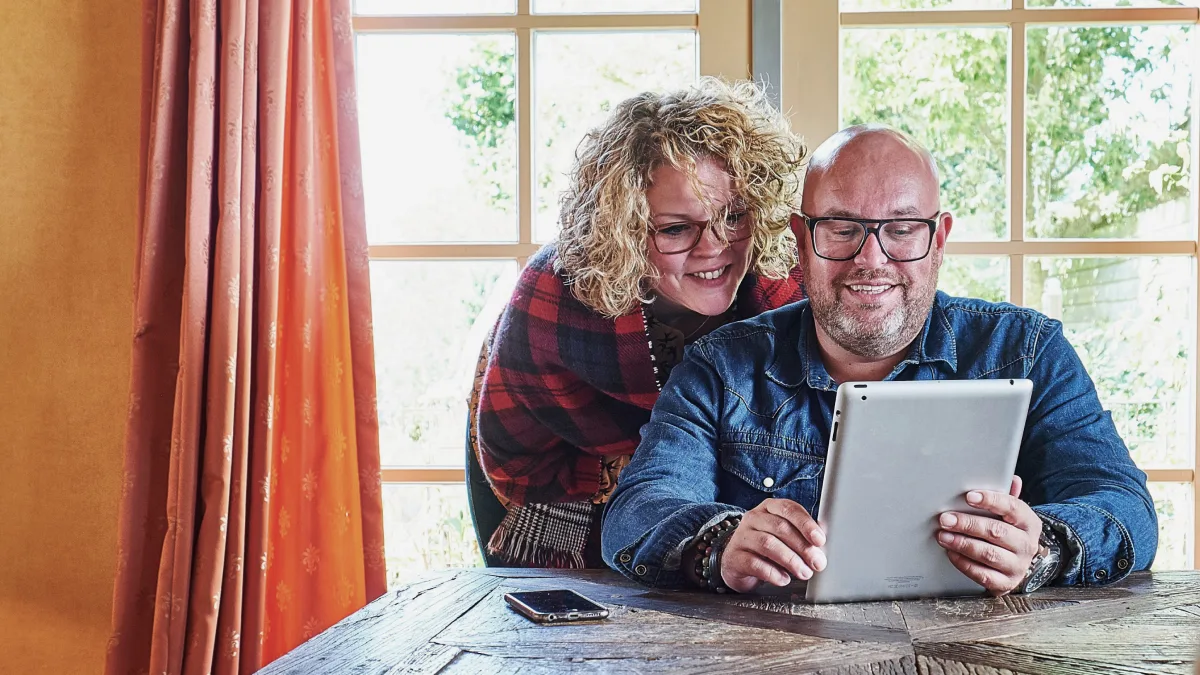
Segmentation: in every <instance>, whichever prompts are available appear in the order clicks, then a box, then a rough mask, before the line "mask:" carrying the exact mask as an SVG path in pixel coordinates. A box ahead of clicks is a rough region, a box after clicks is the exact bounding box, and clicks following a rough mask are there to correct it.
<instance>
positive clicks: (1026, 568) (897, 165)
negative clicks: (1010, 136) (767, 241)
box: [602, 125, 1158, 595]
mask: <svg viewBox="0 0 1200 675" xmlns="http://www.w3.org/2000/svg"><path fill="white" fill-rule="evenodd" d="M801 211H802V214H801V215H798V216H795V217H794V218H793V226H794V227H795V228H796V230H797V234H798V236H797V239H798V240H799V241H800V263H801V266H802V269H803V272H804V280H805V288H806V290H807V292H808V296H809V299H808V300H806V301H801V302H797V303H794V304H791V305H787V306H785V307H783V308H781V309H778V310H775V311H772V312H768V313H766V314H763V315H761V316H760V317H758V318H755V319H751V320H747V321H742V322H738V323H735V324H730V325H728V326H725V327H724V328H722V329H720V330H718V331H715V332H714V333H712V334H710V335H709V336H707V337H706V338H704V339H702V340H700V341H698V342H696V343H695V345H693V346H692V347H691V348H689V351H688V354H687V356H686V358H685V360H684V362H683V363H681V364H680V365H678V366H676V369H675V371H674V372H673V373H672V375H671V378H670V380H669V382H668V384H667V386H666V387H665V388H664V390H663V392H662V396H661V397H660V398H659V400H658V403H657V404H656V405H655V408H654V412H653V414H652V416H651V419H650V422H649V423H648V424H647V425H646V426H645V427H643V428H642V437H641V443H640V445H639V446H638V449H637V451H636V452H635V453H634V456H633V459H632V461H631V463H630V464H629V466H628V467H626V469H625V471H624V472H623V473H622V475H621V479H620V484H619V485H618V487H617V490H616V492H615V493H614V494H613V496H612V499H611V500H610V502H609V505H608V511H607V514H606V517H605V522H604V530H603V544H602V549H603V556H604V560H605V562H607V563H608V564H609V565H610V566H612V567H613V568H615V569H617V570H618V571H620V572H622V573H624V574H625V575H627V576H629V577H631V578H633V579H636V580H638V581H641V582H643V583H646V584H649V585H655V586H687V585H689V584H693V585H700V586H706V587H708V588H711V589H713V590H717V591H724V590H726V589H727V588H728V589H732V590H734V591H738V592H746V591H749V590H752V589H754V588H755V587H756V586H758V585H760V584H764V583H766V584H774V585H779V586H781V585H785V584H787V583H789V582H790V581H791V579H792V578H800V579H808V578H810V577H811V576H812V574H813V573H814V572H819V571H820V570H822V569H824V567H825V565H826V558H825V554H824V552H823V551H822V548H821V547H822V545H823V544H824V543H825V535H824V532H822V530H821V528H820V526H819V525H818V524H817V522H816V520H815V517H816V515H817V514H816V513H815V510H816V506H817V504H818V503H819V498H820V494H819V493H820V486H821V473H822V471H823V470H824V456H825V448H826V445H827V443H828V435H829V428H830V424H831V420H830V417H831V414H832V409H833V404H834V399H835V396H836V390H837V385H838V383H839V382H846V381H855V380H933V379H980V378H1028V379H1030V380H1032V381H1033V398H1032V401H1031V403H1030V410H1029V415H1028V418H1027V422H1026V429H1025V434H1024V440H1023V442H1022V447H1021V452H1020V457H1019V459H1018V462H1017V474H1018V475H1017V476H1014V480H1013V486H1012V489H1011V490H1010V492H1009V493H1007V494H1005V493H999V492H989V491H971V492H968V493H967V495H966V499H967V501H968V502H969V503H971V504H972V505H973V506H977V507H979V508H981V509H984V510H986V511H988V512H990V513H992V514H995V515H996V516H998V517H999V519H993V518H987V517H980V516H975V515H969V514H965V513H945V514H941V515H940V518H939V526H940V529H939V531H938V532H937V534H936V536H937V539H938V542H939V543H940V544H941V545H942V547H943V548H944V549H945V550H946V555H947V556H948V557H949V559H950V561H951V562H952V563H953V564H954V566H955V567H957V568H958V569H959V570H960V571H962V572H963V574H965V575H967V576H968V577H970V578H972V579H974V580H975V581H977V582H978V583H979V584H980V585H982V586H983V587H984V588H986V589H987V590H988V591H989V592H990V593H992V594H993V595H1003V594H1005V593H1010V592H1029V591H1031V590H1034V589H1035V588H1036V587H1037V586H1040V585H1042V584H1044V583H1048V582H1049V583H1058V584H1087V585H1091V584H1105V583H1110V582H1113V581H1116V580H1119V579H1122V578H1124V577H1125V576H1126V575H1128V574H1129V573H1130V572H1132V571H1134V570H1140V569H1145V568H1147V567H1149V566H1150V563H1151V562H1152V561H1153V559H1154V553H1155V549H1156V547H1157V543H1158V526H1157V518H1156V515H1155V512H1154V504H1153V501H1152V500H1151V498H1150V495H1149V492H1148V491H1147V490H1146V476H1145V474H1144V473H1142V472H1141V471H1139V470H1138V469H1137V467H1136V466H1134V464H1133V461H1132V460H1131V459H1130V457H1129V451H1128V450H1127V449H1126V447H1125V444H1124V443H1123V442H1122V440H1121V438H1120V437H1119V436H1118V435H1117V430H1116V428H1115V427H1114V425H1113V422H1112V419H1111V416H1110V415H1109V414H1108V413H1107V412H1105V411H1104V410H1103V409H1101V407H1100V401H1099V399H1098V397H1097V395H1096V389H1095V386H1094V385H1093V383H1092V381H1091V378H1089V377H1088V375H1087V372H1086V371H1085V370H1084V367H1083V364H1082V363H1081V362H1080V360H1079V357H1078V356H1077V355H1076V353H1075V350H1074V349H1073V348H1072V347H1071V345H1070V344H1069V343H1068V342H1067V340H1066V338H1065V337H1064V336H1063V333H1062V325H1061V324H1060V323H1059V322H1058V321H1055V320H1052V319H1049V318H1047V317H1046V316H1043V315H1042V314H1039V313H1037V312H1035V311H1033V310H1029V309H1023V308H1018V307H1014V306H1012V305H1008V304H994V303H989V302H985V301H982V300H974V299H965V298H951V297H949V296H947V295H945V294H944V293H939V292H937V291H936V288H937V278H938V270H939V268H940V267H941V263H942V257H943V253H944V250H945V245H946V239H947V237H948V236H949V235H950V231H951V229H952V227H953V224H954V220H953V217H952V216H951V214H950V213H949V212H947V211H942V210H941V209H940V207H939V198H938V177H937V170H936V167H935V164H934V162H933V159H932V157H931V156H930V155H929V152H928V151H927V150H925V149H924V148H922V147H921V146H919V145H918V144H917V143H915V142H914V141H913V140H912V139H911V138H909V137H907V136H906V135H904V134H902V133H900V132H897V131H894V130H892V129H889V128H886V127H881V126H876V125H871V126H857V127H851V128H849V129H845V130H843V131H841V132H839V133H838V134H836V135H835V136H834V137H832V138H831V139H829V140H828V141H826V142H825V143H824V144H823V145H822V146H821V147H820V148H818V149H817V151H816V152H815V153H814V154H813V156H812V157H811V159H810V161H809V169H808V172H807V175H806V177H805V183H804V195H803V203H802V205H801ZM929 422H930V424H936V423H937V411H936V410H935V411H931V412H930V420H929ZM886 451H887V449H886V448H880V452H886ZM1022 484H1024V495H1023V496H1024V498H1025V501H1022V499H1020V498H1019V496H1020V495H1021V492H1022ZM861 498H862V499H870V498H871V496H870V495H861ZM880 507H881V508H886V505H885V504H881V505H880Z"/></svg>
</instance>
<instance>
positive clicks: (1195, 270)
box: [352, 0, 1200, 569]
mask: <svg viewBox="0 0 1200 675" xmlns="http://www.w3.org/2000/svg"><path fill="white" fill-rule="evenodd" d="M752 4H753V5H755V6H756V7H762V8H767V7H778V11H779V16H778V24H777V25H778V27H779V29H780V33H781V36H782V40H781V42H780V52H781V53H780V55H779V56H780V59H779V70H780V75H779V82H778V83H777V85H778V90H779V95H780V100H781V103H782V106H783V109H784V110H785V111H786V112H787V113H788V115H789V117H790V119H791V123H792V128H793V129H795V130H796V131H797V132H799V133H801V134H802V135H803V136H804V137H805V139H806V140H807V142H808V145H809V147H815V146H816V145H818V144H819V143H820V142H821V141H822V140H824V139H825V138H827V137H828V136H830V135H831V134H832V133H834V132H835V131H836V130H837V129H838V128H839V115H840V105H839V85H840V82H839V74H840V63H841V62H840V44H841V29H842V28H901V27H904V28H918V27H920V28H950V27H954V28H968V27H1007V28H1009V29H1010V35H1011V39H1010V51H1009V60H1008V63H1009V78H1008V82H1009V116H1010V119H1009V129H1010V136H1009V162H1010V164H1009V170H1008V186H1007V187H1008V195H1009V204H1010V209H1009V237H1008V239H1005V240H1000V241H965V242H959V241H951V242H948V244H947V247H946V251H947V253H948V254H950V255H986V256H997V257H1005V258H1006V259H1007V260H1008V261H1009V284H1008V287H1009V289H1008V293H1009V295H1008V299H1009V301H1010V302H1013V303H1014V304H1018V305H1021V304H1024V282H1025V258H1026V257H1030V256H1035V257H1036V256H1185V257H1189V258H1191V259H1192V261H1193V265H1192V279H1191V284H1192V295H1193V300H1194V302H1195V305H1196V306H1195V308H1194V315H1195V318H1196V322H1197V326H1196V330H1195V331H1194V333H1193V336H1192V339H1193V344H1192V345H1191V347H1192V352H1191V355H1192V357H1191V367H1190V370H1191V372H1190V373H1189V375H1190V380H1191V382H1190V386H1189V396H1190V400H1191V403H1192V406H1191V407H1192V425H1191V431H1192V443H1193V446H1194V447H1193V450H1194V454H1193V466H1192V468H1190V469H1148V470H1146V474H1147V476H1148V478H1149V480H1150V481H1151V482H1163V483H1188V484H1190V485H1191V486H1192V495H1193V499H1192V503H1193V514H1192V519H1193V530H1194V531H1193V532H1192V533H1191V535H1192V539H1191V542H1190V544H1191V549H1192V558H1193V567H1194V568H1195V569H1200V555H1196V546H1197V543H1200V495H1198V494H1197V492H1198V490H1200V474H1198V467H1200V414H1198V413H1197V410H1196V408H1197V382H1198V381H1200V345H1198V344H1196V341H1197V339H1198V338H1200V259H1198V253H1200V227H1197V228H1194V229H1193V233H1192V234H1193V236H1192V238H1191V239H1185V240H1111V239H1089V240H1027V239H1025V209H1024V202H1025V194H1024V192H1025V180H1024V177H1025V161H1026V158H1025V89H1026V83H1025V68H1026V52H1025V42H1026V33H1025V29H1026V28H1027V27H1030V26H1063V25H1070V26H1075V25H1095V24H1132V25H1147V24H1176V25H1186V24H1200V8H1198V7H1169V6H1163V7H1113V8H1099V7H1097V8H1036V9H1034V8H1028V9H1027V8H1026V7H1025V0H1011V5H1012V6H1011V8H1009V9H989V10H904V11H867V12H857V11H855V12H843V11H841V10H840V8H839V5H838V0H804V1H803V2H799V1H796V2H779V3H777V4H775V3H765V2H762V0H699V3H698V11H696V12H694V13H654V14H532V13H531V11H530V10H531V7H530V5H531V0H517V1H516V12H515V13H513V14H486V15H446V16H425V15H422V16H378V15H354V16H353V18H352V26H353V30H354V33H355V35H356V36H357V35H359V34H366V33H397V32H400V33H459V34H461V33H472V32H510V33H513V34H514V35H515V38H516V75H517V77H516V82H517V85H516V86H517V92H516V93H517V144H518V149H517V175H518V182H517V190H518V192H517V211H518V212H517V217H518V240H517V241H516V242H515V243H496V244H490V243H469V244H453V243H438V244H374V245H371V246H370V247H369V255H370V259H371V260H373V261H375V260H379V261H404V260H407V261H419V260H438V259H440V260H480V259H488V260H497V259H501V260H516V261H517V263H518V264H519V265H521V266H524V265H525V263H526V261H527V260H528V258H529V257H530V256H531V255H533V253H534V252H536V251H537V250H538V248H540V246H541V244H538V243H536V242H535V241H534V238H533V230H534V204H535V201H534V199H535V195H534V191H533V172H534V170H535V168H534V163H533V156H534V138H533V133H532V132H533V129H532V122H531V120H532V117H533V91H532V87H533V80H532V76H533V66H534V64H533V44H532V43H533V31H535V30H537V31H564V32H570V31H581V32H582V31H592V32H594V31H597V30H614V31H615V30H654V29H660V30H662V29H685V30H687V29H691V30H695V31H696V32H697V39H698V43H699V60H700V64H699V65H700V70H699V72H700V74H701V75H719V76H724V77H727V78H731V79H740V78H745V77H748V76H750V74H751V49H752V44H751V6H752ZM759 19H760V17H754V25H755V29H756V30H757V29H758V28H759V27H760V25H762V24H765V25H768V26H769V25H770V23H771V22H770V21H769V20H768V21H766V22H760V20H759ZM1198 30H1200V29H1198ZM1196 39H1197V40H1198V41H1200V35H1198V36H1197V37H1196ZM1196 68H1197V69H1196V76H1195V77H1194V79H1193V91H1192V116H1193V117H1192V128H1193V129H1200V64H1197V66H1196ZM772 84H776V83H772ZM1014 139H1017V140H1018V141H1019V142H1014ZM1191 150H1192V158H1191V162H1192V164H1191V165H1192V167H1200V136H1197V135H1194V136H1193V142H1192V148H1191ZM1198 181H1200V170H1195V169H1193V171H1192V176H1191V183H1192V185H1191V194H1192V199H1193V214H1194V217H1200V185H1198ZM1013 205H1019V207H1018V208H1013ZM382 478H383V482H384V483H400V484H455V483H457V484H462V483H463V482H464V480H465V470H464V468H462V467H434V466H423V467H417V466H385V467H383V469H382Z"/></svg>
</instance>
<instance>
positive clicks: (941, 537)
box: [726, 476, 1042, 596]
mask: <svg viewBox="0 0 1200 675" xmlns="http://www.w3.org/2000/svg"><path fill="white" fill-rule="evenodd" d="M1020 494H1021V478H1020V477H1019V476H1013V482H1012V487H1011V488H1010V489H1009V493H1008V494H1004V493H1001V492H991V491H988V490H973V491H971V492H968V493H967V503H968V504H970V505H971V506H975V507H978V508H980V509H983V510H985V511H990V512H992V513H994V514H996V515H997V516H1000V518H1001V520H997V519H995V518H988V517H986V516H975V515H970V514H966V513H958V512H954V511H948V512H946V513H943V514H942V515H941V517H940V518H939V519H938V524H939V525H941V529H940V530H938V533H937V541H938V543H939V544H941V546H942V548H944V549H946V555H947V556H948V557H949V558H950V562H951V563H953V564H954V566H955V567H957V568H958V569H959V571H961V572H962V573H963V574H965V575H967V576H968V577H970V578H972V579H974V580H975V581H977V582H978V583H979V584H980V585H981V586H983V587H984V588H986V589H987V590H988V592H989V593H991V594H992V595H994V596H1001V595H1006V594H1008V593H1011V592H1012V591H1013V590H1014V589H1016V588H1017V586H1019V585H1020V583H1021V581H1022V580H1023V579H1024V578H1025V573H1026V572H1028V571H1029V564H1030V562H1031V561H1032V560H1033V556H1034V554H1036V553H1037V550H1038V538H1039V537H1040V536H1041V534H1042V520H1041V518H1038V516H1037V514H1036V513H1034V512H1033V509H1031V508H1029V505H1028V504H1026V503H1025V502H1023V501H1021V500H1020V499H1018V497H1019V496H1020ZM726 583H728V582H726Z"/></svg>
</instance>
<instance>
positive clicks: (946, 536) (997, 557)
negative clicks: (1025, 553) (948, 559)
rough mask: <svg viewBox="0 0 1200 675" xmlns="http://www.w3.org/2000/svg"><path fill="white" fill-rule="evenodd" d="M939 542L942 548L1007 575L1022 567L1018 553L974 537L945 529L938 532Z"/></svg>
mask: <svg viewBox="0 0 1200 675" xmlns="http://www.w3.org/2000/svg"><path fill="white" fill-rule="evenodd" d="M937 542H938V544H939V545H940V546H941V547H942V548H944V549H946V550H948V551H954V552H956V553H958V554H960V555H962V556H963V557H965V558H970V559H971V560H973V561H974V562H976V563H979V564H980V565H983V566H985V567H987V568H989V569H992V570H995V571H996V572H998V573H1000V574H1003V575H1005V576H1012V575H1014V574H1016V573H1017V571H1018V570H1019V569H1020V568H1021V565H1020V559H1019V558H1018V557H1017V554H1015V553H1013V552H1012V551H1009V550H1008V549H1005V548H1001V547H999V546H996V545H995V544H990V543H988V542H986V541H982V540H980V539H975V538H974V537H964V536H963V535H961V534H954V533H953V532H946V531H944V530H943V531H941V532H938V535H937Z"/></svg>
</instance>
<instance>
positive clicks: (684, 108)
mask: <svg viewBox="0 0 1200 675" xmlns="http://www.w3.org/2000/svg"><path fill="white" fill-rule="evenodd" d="M806 152H807V151H806V149H805V147H804V143H803V141H801V139H800V138H799V137H798V136H797V135H796V134H793V133H792V132H791V131H790V130H789V128H788V125H787V121H786V120H785V119H784V117H783V115H782V114H780V113H779V111H777V110H776V109H775V108H773V107H772V106H771V104H770V103H769V102H767V100H766V97H765V95H764V92H763V90H762V89H761V88H759V87H758V86H756V85H755V84H754V83H751V82H739V83H736V84H729V83H725V82H723V81H721V80H718V79H716V78H711V77H706V78H702V79H701V81H700V82H699V83H698V84H697V85H696V86H694V87H691V88H688V89H684V90H680V91H673V92H668V93H655V92H646V93H642V94H638V95H637V96H634V97H633V98H630V99H627V100H625V101H624V102H622V103H621V104H620V105H619V106H617V108H616V109H615V110H613V112H612V114H611V115H610V116H609V117H608V120H607V121H606V122H605V123H604V124H603V125H602V126H600V127H598V128H596V129H593V130H592V131H590V132H588V134H587V135H586V136H585V137H584V139H583V141H582V142H581V143H580V144H579V149H578V150H577V151H576V157H575V165H574V167H572V169H571V180H570V186H569V187H568V188H567V189H566V190H565V191H564V192H563V194H562V197H561V199H560V211H559V222H560V225H561V228H562V229H561V231H560V233H559V235H558V239H557V245H558V263H557V271H558V272H559V273H561V274H563V276H564V277H565V278H566V280H567V284H568V285H569V286H570V288H571V292H572V293H573V294H574V295H575V297H576V298H578V299H579V301H580V302H582V303H583V304H585V305H587V306H588V307H590V308H592V309H593V310H595V311H596V312H598V313H600V314H602V315H604V316H606V317H610V318H611V317H617V316H621V315H623V314H627V313H629V312H630V311H632V310H633V309H634V308H635V307H637V306H638V304H639V303H644V302H649V300H650V298H649V290H650V288H652V286H653V283H654V282H655V281H656V280H657V279H658V270H656V269H655V268H654V266H653V265H652V264H651V263H650V260H649V258H648V257H647V254H648V252H649V247H650V245H651V243H650V236H651V220H650V204H649V202H648V201H647V199H646V190H647V188H649V187H650V184H651V180H650V175H651V173H652V172H653V171H654V170H655V169H657V168H658V167H659V166H663V165H669V166H671V167H673V168H675V169H676V170H678V171H680V172H681V173H683V174H684V175H685V176H687V177H688V180H689V181H690V182H691V184H692V187H693V190H696V193H697V195H698V196H701V197H702V195H701V193H700V191H699V180H698V179H697V177H696V161H697V159H699V158H701V157H711V158H713V159H715V160H717V161H718V162H719V163H721V164H723V166H724V168H725V170H726V171H727V172H728V173H729V175H730V176H731V178H732V182H733V193H734V195H735V196H736V198H737V199H738V200H739V202H741V203H744V204H745V206H746V210H747V214H748V216H749V217H750V218H751V223H752V232H753V233H752V235H751V247H750V266H749V269H750V271H751V272H753V273H755V274H757V275H759V276H762V277H766V278H771V279H782V278H785V277H786V276H787V275H788V273H789V272H790V271H791V269H792V268H793V267H794V266H795V265H796V239H795V235H793V233H792V231H791V228H790V227H789V221H790V217H791V214H792V212H793V211H794V210H795V209H796V208H797V204H798V202H799V199H798V198H799V193H800V170H801V169H802V168H803V166H804V161H805V156H806Z"/></svg>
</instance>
